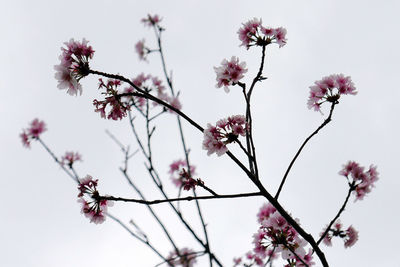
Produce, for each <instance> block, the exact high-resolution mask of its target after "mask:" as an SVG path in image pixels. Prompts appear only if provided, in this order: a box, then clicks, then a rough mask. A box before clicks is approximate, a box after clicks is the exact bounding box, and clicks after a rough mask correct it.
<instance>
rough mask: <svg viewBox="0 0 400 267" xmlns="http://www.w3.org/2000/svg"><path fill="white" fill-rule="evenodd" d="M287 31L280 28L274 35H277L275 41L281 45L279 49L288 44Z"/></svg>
mask: <svg viewBox="0 0 400 267" xmlns="http://www.w3.org/2000/svg"><path fill="white" fill-rule="evenodd" d="M286 33H287V31H286V29H285V28H282V27H279V28H276V29H275V32H274V35H275V41H276V43H277V44H278V45H279V47H282V46H284V45H285V44H286V41H287V39H286Z"/></svg>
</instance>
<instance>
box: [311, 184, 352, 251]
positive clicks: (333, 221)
mask: <svg viewBox="0 0 400 267" xmlns="http://www.w3.org/2000/svg"><path fill="white" fill-rule="evenodd" d="M354 184H355V183H354V182H353V183H352V184H349V185H350V188H349V191H348V192H347V196H346V199H345V200H344V203H343V205H342V207H341V208H340V209H339V211H338V213H337V214H336V216H335V217H334V218H333V219H332V221H331V222H330V223H329V225H328V227H327V228H326V230H325V232H324V233H323V234H322V235H321V237H320V238H319V239H318V241H317V244H318V245H319V244H320V243H321V241H322V240H324V238H325V236H326V235H327V234H328V232H329V229H331V227H332V225H333V224H334V223H335V222H336V220H337V219H339V217H340V215H341V214H342V212H343V211H344V209H345V208H346V205H347V202H348V201H349V198H350V194H351V192H353V191H354V189H355V187H354Z"/></svg>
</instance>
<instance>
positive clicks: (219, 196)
mask: <svg viewBox="0 0 400 267" xmlns="http://www.w3.org/2000/svg"><path fill="white" fill-rule="evenodd" d="M261 195H262V194H261V193H260V192H254V193H242V194H230V195H216V196H188V197H181V198H169V199H157V200H149V201H148V200H145V199H144V198H143V197H142V195H141V197H142V199H136V198H123V197H114V196H99V199H107V200H112V201H123V202H133V203H139V204H145V205H155V204H161V203H171V202H176V201H192V200H196V199H198V200H206V199H224V198H245V197H255V196H261Z"/></svg>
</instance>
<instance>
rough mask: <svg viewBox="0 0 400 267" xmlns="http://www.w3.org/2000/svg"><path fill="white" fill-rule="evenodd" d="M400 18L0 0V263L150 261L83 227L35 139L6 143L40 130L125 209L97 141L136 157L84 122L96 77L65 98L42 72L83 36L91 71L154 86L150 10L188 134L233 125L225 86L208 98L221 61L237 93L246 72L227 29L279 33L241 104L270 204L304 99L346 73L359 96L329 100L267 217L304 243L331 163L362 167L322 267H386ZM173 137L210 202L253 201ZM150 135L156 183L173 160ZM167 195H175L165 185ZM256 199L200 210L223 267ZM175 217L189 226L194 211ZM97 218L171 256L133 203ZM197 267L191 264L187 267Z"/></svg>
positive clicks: (304, 127)
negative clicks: (249, 104)
mask: <svg viewBox="0 0 400 267" xmlns="http://www.w3.org/2000/svg"><path fill="white" fill-rule="evenodd" d="M399 12H400V4H399V2H398V1H395V0H393V1H390V0H388V1H375V0H370V1H345V0H339V1H338V0H336V1H333V0H332V1H321V0H309V1H266V0H264V1H247V3H245V1H234V0H223V1H208V0H206V1H204V0H203V1H107V0H102V1H76V0H71V1H40V0H39V1H19V0H15V1H3V3H2V7H1V11H0V34H1V39H2V42H1V43H0V59H1V61H0V88H1V92H2V96H3V97H2V99H3V101H2V104H1V105H0V114H1V125H2V138H1V139H0V140H1V151H2V152H1V153H0V166H1V170H2V175H1V179H0V189H1V190H2V194H1V202H2V203H3V213H2V214H3V215H2V219H1V220H0V239H1V242H0V251H1V252H0V255H1V256H0V265H1V266H17V267H19V266H24V267H25V266H32V267H53V266H57V267H67V266H68V267H70V266H78V267H79V266H89V265H90V266H98V267H105V266H115V267H120V266H121V267H125V266H144V267H147V266H154V265H155V264H157V263H159V262H160V260H159V258H157V257H156V256H155V255H154V254H153V253H152V252H151V251H150V250H149V249H148V248H147V247H144V246H143V245H142V244H141V243H139V242H138V241H136V240H135V239H133V238H132V237H131V236H129V234H128V233H127V232H126V231H125V230H124V229H122V228H121V227H120V226H119V225H117V224H116V223H114V222H113V221H111V220H107V221H106V222H105V223H104V224H102V225H94V224H91V223H89V221H88V220H87V219H86V218H84V216H83V215H81V214H80V207H79V205H78V203H77V201H76V200H77V197H76V196H77V193H78V192H77V189H76V185H75V183H74V182H73V181H72V180H71V179H70V178H69V177H68V176H66V175H65V173H63V172H62V170H61V169H60V167H59V166H57V165H56V164H55V162H54V161H53V160H52V159H51V158H50V156H49V155H48V154H47V153H46V151H45V150H44V149H43V148H42V147H41V146H40V145H39V144H38V143H33V144H32V148H31V149H25V148H23V147H22V145H21V141H20V139H19V137H18V135H19V133H20V132H21V131H22V129H23V128H25V127H27V126H28V124H29V122H30V121H31V120H32V119H34V118H40V119H42V120H44V121H45V122H46V123H47V129H48V131H47V132H46V133H44V134H43V140H44V141H45V142H46V143H47V144H48V145H49V146H50V147H51V148H52V149H53V151H54V152H55V153H56V154H57V155H59V156H60V155H62V154H63V153H64V152H65V151H66V150H73V151H79V152H80V153H81V154H82V155H83V160H84V161H83V162H82V163H79V165H77V170H78V172H79V175H81V176H85V175H86V174H91V175H92V176H94V177H96V178H98V179H99V180H100V191H101V192H102V193H104V194H112V195H118V196H126V197H136V195H135V194H134V192H133V191H132V190H131V189H130V188H129V187H128V185H127V183H126V182H125V180H124V178H123V177H122V176H121V174H120V172H119V170H118V167H119V166H121V164H122V159H123V154H122V153H121V152H120V150H119V148H118V147H117V146H116V145H115V143H113V142H112V140H110V138H109V137H108V136H107V135H106V134H105V129H108V130H110V131H111V132H112V133H113V134H114V135H116V136H117V137H118V138H119V139H120V140H121V141H122V142H123V143H124V144H126V145H130V146H131V149H132V150H134V149H136V148H137V145H136V144H135V140H134V138H133V136H132V134H131V133H130V131H129V125H128V121H127V120H122V121H118V122H115V121H106V120H104V119H101V118H100V116H99V114H97V113H94V112H93V110H94V108H93V106H92V101H93V99H94V98H100V95H99V92H98V90H97V77H94V76H89V77H87V78H86V79H84V80H83V81H82V86H83V94H82V96H79V97H71V96H69V95H67V94H66V92H65V91H60V90H58V89H57V82H56V80H55V79H54V69H53V66H54V65H56V64H58V63H59V61H58V56H59V55H60V51H61V50H60V47H61V46H62V44H63V42H65V41H68V40H69V39H70V38H75V39H76V40H81V39H82V38H86V39H87V40H89V41H90V44H91V45H92V46H93V48H94V50H95V55H94V58H93V60H92V61H91V67H92V68H94V69H97V70H102V71H106V72H110V73H120V74H122V75H125V76H127V77H134V76H136V75H138V74H140V73H141V72H144V73H151V74H152V75H159V76H160V77H161V74H162V72H161V68H160V61H159V58H158V57H157V55H155V54H154V55H153V54H152V55H150V56H149V63H144V62H140V61H139V60H138V57H137V54H135V51H134V45H135V43H136V42H137V41H138V40H140V39H142V38H146V43H147V44H148V45H149V46H153V47H154V46H155V43H154V41H155V39H154V37H153V32H152V31H150V30H149V29H147V28H145V27H143V25H142V24H141V23H140V19H141V18H143V17H145V16H146V15H147V14H148V13H149V14H159V15H161V16H162V17H163V21H162V25H163V26H164V27H165V28H166V32H165V33H164V49H165V53H166V59H167V65H168V68H170V69H171V70H173V80H174V84H175V87H176V89H177V90H179V91H180V97H181V100H182V103H183V111H184V112H185V113H186V114H188V115H190V116H191V117H192V118H193V119H194V120H195V121H197V122H198V123H199V124H200V125H202V126H206V124H207V123H214V122H216V121H217V120H219V119H220V118H223V117H227V116H229V115H232V114H243V113H244V110H245V109H244V105H243V100H242V98H241V97H242V96H241V92H240V90H238V88H232V90H231V92H230V93H229V94H226V93H225V92H224V91H223V90H222V89H216V88H215V73H214V70H213V67H214V66H218V65H219V64H220V62H221V61H222V60H223V59H224V58H230V57H231V56H233V55H235V56H238V57H239V58H240V60H243V61H246V62H247V66H248V69H249V71H248V72H247V73H246V77H245V79H244V82H249V81H250V80H251V78H252V77H253V76H254V75H255V73H256V72H257V70H258V64H259V59H260V51H259V49H251V50H249V51H247V50H246V49H245V48H243V47H239V44H240V41H239V40H238V36H237V30H238V29H239V27H240V26H241V23H243V22H246V21H247V20H249V19H251V18H253V17H256V18H262V21H263V24H264V25H265V26H271V27H279V26H282V27H285V28H286V29H287V31H288V33H287V38H288V43H287V45H286V46H285V47H283V48H281V49H278V48H277V47H276V46H270V47H268V49H267V59H266V67H265V71H264V74H265V76H267V77H268V79H267V80H266V81H264V82H262V83H261V84H259V85H258V86H257V87H256V89H255V92H254V102H253V112H254V123H255V124H254V129H255V139H256V148H257V153H258V154H257V155H258V160H259V165H260V172H261V180H262V182H263V183H264V185H265V186H266V188H267V189H269V190H270V191H271V192H272V193H274V192H275V191H276V189H277V186H278V184H279V181H280V178H281V177H282V176H283V174H284V171H285V169H286V167H287V165H288V164H289V162H290V160H291V158H292V157H293V155H294V153H295V152H296V151H297V149H298V147H299V146H300V144H301V142H302V141H303V140H304V139H305V138H306V137H307V136H308V135H309V134H310V133H311V132H312V131H313V130H314V129H316V127H318V125H319V124H320V123H321V122H322V121H323V118H324V117H323V116H321V115H320V114H318V113H317V112H314V111H311V110H308V109H307V106H306V102H307V97H308V93H309V88H308V87H309V86H310V85H312V84H313V83H314V81H315V80H319V79H321V78H322V77H323V76H327V75H330V74H334V73H344V74H345V75H350V76H351V77H352V79H353V81H354V83H355V86H356V88H357V90H358V92H359V93H358V95H356V96H345V97H343V98H341V99H340V104H339V105H338V106H337V107H336V109H335V112H334V115H333V121H332V122H331V123H330V124H329V125H328V126H327V127H326V128H324V129H323V130H322V131H321V132H320V133H319V134H318V135H317V136H316V137H315V138H314V139H313V140H312V141H311V142H310V143H309V145H308V146H307V147H306V149H305V150H304V152H303V153H302V155H301V156H300V157H299V159H298V161H297V162H296V164H295V166H294V168H293V169H292V172H291V174H290V175H289V180H288V182H287V184H286V187H285V188H284V191H283V193H282V195H281V201H282V205H283V206H284V207H285V208H286V209H287V210H288V211H289V212H291V213H292V214H293V215H294V216H295V217H297V218H299V219H300V222H301V225H302V226H303V227H304V228H305V229H306V231H308V232H310V233H312V234H314V235H317V234H318V233H319V232H320V231H321V229H322V228H323V227H324V226H325V225H326V224H327V223H328V222H329V221H330V219H331V218H332V217H333V216H334V214H335V213H336V212H337V210H338V209H339V207H340V206H341V204H342V202H343V200H344V197H345V195H346V192H347V189H348V188H347V183H346V180H345V178H344V177H341V176H339V175H338V174H337V173H338V171H339V170H340V169H341V167H342V164H344V163H346V162H347V161H348V160H355V161H357V162H359V163H360V164H361V165H363V166H369V165H370V164H374V165H377V166H378V171H379V173H380V180H379V181H378V182H377V184H376V188H374V189H373V191H372V192H371V193H370V194H369V195H368V196H367V197H366V198H365V199H364V200H363V201H357V202H355V203H354V202H353V201H350V203H349V205H348V208H347V209H346V211H345V213H344V214H343V216H342V222H343V223H344V224H345V225H350V224H352V225H353V226H354V227H355V228H356V229H358V230H359V241H358V243H357V244H356V245H355V246H354V247H352V248H350V249H344V248H343V245H342V243H341V242H340V241H338V242H334V246H333V247H331V248H326V247H322V248H323V251H324V252H325V253H326V256H327V259H328V262H329V263H330V266H400V265H399V263H398V259H397V254H398V249H399V244H398V240H399V238H400V233H399V231H398V225H399V224H400V219H399V218H400V217H399V215H398V210H399V208H398V204H399V200H398V197H397V196H398V188H399V185H400V182H399V179H398V168H397V166H398V161H399V156H398V151H399V148H400V147H399V141H398V137H399V129H400V128H399V125H398V122H399V119H398V116H399V105H398V100H399V99H400V93H399V88H398V72H399V70H400V66H399V62H400V52H399V49H398V45H399V42H400V37H399V34H398V33H399V25H400V24H399V23H400V19H399V16H398V14H399ZM325 111H326V113H327V110H325ZM184 131H185V135H186V138H187V142H188V146H189V147H190V149H191V158H192V162H193V164H194V165H196V167H197V173H198V175H199V176H200V177H201V178H202V179H203V180H204V181H205V183H206V184H207V185H209V186H210V187H211V188H212V189H214V190H215V191H217V192H219V193H237V192H242V191H252V190H254V187H253V186H252V185H251V184H250V182H249V181H248V180H247V179H246V176H245V175H244V174H243V173H242V172H241V171H240V169H239V168H238V167H237V166H235V165H234V163H232V162H231V161H230V160H229V158H228V157H226V156H223V157H220V158H218V157H216V156H215V155H212V156H207V155H206V151H204V150H202V149H201V142H202V134H201V133H200V132H198V131H197V130H195V129H193V128H192V127H191V126H190V125H188V124H186V123H184ZM154 139H155V140H154V142H155V144H154V156H155V161H156V165H157V167H158V169H159V172H160V173H161V174H162V175H164V178H165V183H166V184H169V178H168V174H167V171H168V165H169V164H170V163H171V162H172V161H173V160H175V159H179V158H182V157H183V155H182V149H181V145H180V143H179V138H178V132H177V130H176V119H175V118H174V116H173V115H171V114H165V116H163V118H162V119H161V120H160V126H159V127H158V128H157V131H156V134H155V137H154ZM143 162H144V159H143V158H141V157H140V156H139V155H138V156H137V157H135V158H134V159H133V160H132V162H131V165H130V170H131V174H132V176H134V179H135V181H136V182H137V183H138V184H140V187H141V188H142V189H143V191H144V192H145V194H146V196H148V198H149V199H153V198H154V199H157V198H160V195H159V194H158V192H157V191H156V189H155V188H154V187H153V186H152V184H151V182H150V180H149V178H148V176H147V175H146V172H145V171H144V170H143ZM167 189H168V190H169V192H170V195H171V196H176V195H177V190H176V189H175V188H173V186H172V185H167ZM199 192H201V193H204V192H202V191H199ZM263 203H264V200H263V199H262V198H253V199H246V200H223V201H219V200H210V201H206V202H202V208H203V210H204V213H205V218H206V221H207V225H208V230H209V233H210V236H211V238H210V239H211V240H210V243H211V248H212V249H213V250H214V251H215V253H216V255H217V256H218V257H219V258H220V259H221V260H222V262H223V263H224V265H225V266H231V265H232V258H233V257H237V256H241V255H243V254H244V253H246V252H247V251H248V250H250V249H251V247H252V245H251V241H252V234H253V233H255V232H256V231H257V222H256V214H257V212H258V209H259V207H260V206H261V205H262V204H263ZM182 208H183V209H184V212H185V214H186V215H185V216H186V217H187V218H188V219H189V220H193V222H194V225H195V227H198V226H199V222H198V218H197V216H196V213H195V210H194V208H193V206H191V205H186V204H182ZM156 209H157V212H159V214H160V216H161V217H162V218H163V219H164V220H165V222H166V224H167V225H168V228H169V229H170V230H171V232H172V233H173V235H174V237H175V239H176V241H177V243H178V244H179V246H182V247H184V246H188V247H193V248H194V249H199V247H198V245H197V244H196V243H195V241H194V240H193V238H192V237H191V236H190V235H188V234H187V233H183V232H184V231H182V229H181V228H180V224H179V223H178V221H177V219H176V216H175V215H173V214H172V213H171V211H170V209H169V207H168V206H167V205H159V206H158V207H157V208H156ZM110 211H111V212H112V213H113V214H115V215H117V216H119V217H120V218H121V219H122V220H123V221H124V222H126V223H127V222H129V220H130V219H134V220H135V222H137V223H138V224H139V225H141V226H142V227H143V228H144V230H145V231H146V232H147V233H148V234H149V237H150V239H151V241H152V242H153V243H155V244H156V246H157V247H158V248H159V249H160V251H162V253H164V254H168V252H169V251H170V250H171V247H170V245H169V243H168V242H167V240H166V239H165V237H164V235H163V234H162V232H161V231H160V229H159V227H157V225H156V224H155V223H154V220H152V219H151V217H150V216H149V215H148V214H147V210H146V208H145V207H144V206H139V205H136V204H121V203H117V204H116V205H115V206H114V207H113V208H111V209H110ZM198 232H201V228H198ZM315 261H316V262H317V266H319V264H320V262H319V260H317V259H316V260H315ZM199 266H206V263H205V262H204V261H203V260H199ZM278 266H279V265H278Z"/></svg>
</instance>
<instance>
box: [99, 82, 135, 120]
mask: <svg viewBox="0 0 400 267" xmlns="http://www.w3.org/2000/svg"><path fill="white" fill-rule="evenodd" d="M120 85H121V82H120V81H119V80H113V79H109V80H108V81H107V82H106V83H104V82H103V80H102V79H99V88H104V89H105V90H106V92H105V94H106V95H108V96H107V97H106V98H105V99H104V100H101V101H99V100H97V99H95V100H93V105H94V106H95V107H96V109H95V112H99V113H100V116H101V117H102V118H107V119H112V120H121V119H122V118H124V117H126V115H127V111H128V110H130V105H127V104H125V103H123V102H122V101H121V99H120V98H119V97H118V96H117V95H118V89H117V88H118V86H120ZM106 109H107V110H106ZM107 112H108V114H107ZM106 114H107V116H106Z"/></svg>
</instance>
